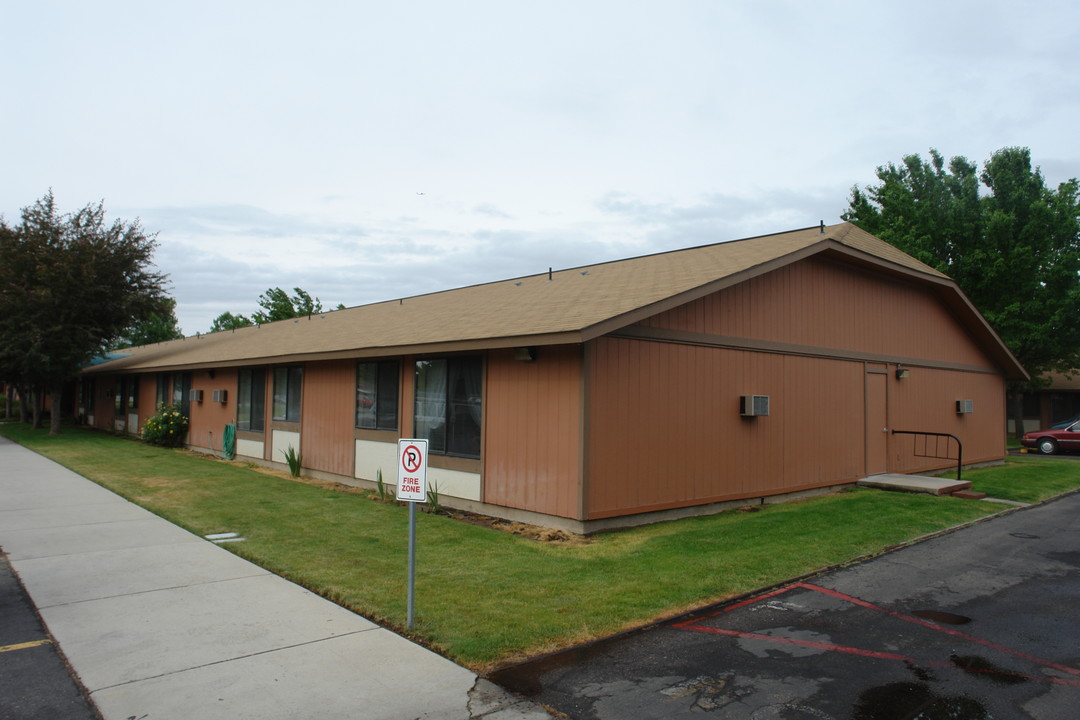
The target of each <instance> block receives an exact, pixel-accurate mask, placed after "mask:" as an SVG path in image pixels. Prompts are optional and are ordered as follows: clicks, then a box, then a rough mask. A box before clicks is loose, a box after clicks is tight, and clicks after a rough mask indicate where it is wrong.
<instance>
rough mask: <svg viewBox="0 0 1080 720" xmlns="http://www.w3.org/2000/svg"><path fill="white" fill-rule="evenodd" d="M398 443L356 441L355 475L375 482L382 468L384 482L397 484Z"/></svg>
mask: <svg viewBox="0 0 1080 720" xmlns="http://www.w3.org/2000/svg"><path fill="white" fill-rule="evenodd" d="M397 449H398V446H397V443H395V442H375V441H373V440H357V441H356V460H355V470H354V472H355V475H354V477H358V478H361V479H363V480H370V481H372V482H375V481H376V480H377V479H378V476H379V470H382V476H383V483H385V484H386V485H396V484H397Z"/></svg>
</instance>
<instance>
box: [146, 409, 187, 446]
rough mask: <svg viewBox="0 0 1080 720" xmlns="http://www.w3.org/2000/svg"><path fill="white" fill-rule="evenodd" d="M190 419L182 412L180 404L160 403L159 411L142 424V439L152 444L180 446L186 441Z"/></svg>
mask: <svg viewBox="0 0 1080 720" xmlns="http://www.w3.org/2000/svg"><path fill="white" fill-rule="evenodd" d="M187 426H188V419H187V418H186V417H185V416H184V415H183V414H182V413H181V412H180V406H179V405H175V404H173V405H160V406H159V407H158V411H157V412H156V413H154V414H153V415H151V416H150V417H148V418H147V419H146V422H145V423H144V424H143V426H142V433H141V436H142V439H143V440H145V441H146V442H148V443H150V444H151V445H160V446H161V447H179V446H180V444H181V443H183V442H184V434H185V433H186V432H187Z"/></svg>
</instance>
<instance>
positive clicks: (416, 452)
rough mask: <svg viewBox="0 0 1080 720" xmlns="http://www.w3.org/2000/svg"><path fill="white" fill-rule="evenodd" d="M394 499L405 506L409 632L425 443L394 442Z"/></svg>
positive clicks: (423, 496)
mask: <svg viewBox="0 0 1080 720" xmlns="http://www.w3.org/2000/svg"><path fill="white" fill-rule="evenodd" d="M397 470H398V482H397V499H398V500H401V501H402V502H407V503H409V600H408V619H407V621H406V627H407V628H408V629H409V630H412V626H413V608H414V598H415V597H416V504H417V503H422V502H424V501H425V500H427V440H398V465H397Z"/></svg>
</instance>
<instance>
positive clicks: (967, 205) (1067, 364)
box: [843, 147, 1080, 434]
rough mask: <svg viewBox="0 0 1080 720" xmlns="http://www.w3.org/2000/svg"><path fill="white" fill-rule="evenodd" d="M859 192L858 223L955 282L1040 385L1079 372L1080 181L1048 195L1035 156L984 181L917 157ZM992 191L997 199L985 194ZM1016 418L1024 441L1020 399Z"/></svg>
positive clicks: (989, 169)
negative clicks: (1058, 374)
mask: <svg viewBox="0 0 1080 720" xmlns="http://www.w3.org/2000/svg"><path fill="white" fill-rule="evenodd" d="M877 177H878V180H879V181H880V183H879V184H877V185H871V186H868V187H867V188H866V189H865V190H860V189H859V188H858V187H857V186H856V187H855V188H853V189H852V191H851V199H850V204H849V207H848V210H847V211H846V212H845V213H844V215H843V217H844V219H845V220H849V221H851V222H853V223H855V224H856V225H858V226H859V227H861V228H863V229H864V230H866V231H867V232H870V233H873V234H874V235H877V236H878V237H880V238H882V239H884V240H887V241H889V242H891V243H892V244H894V245H896V246H897V247H899V248H900V249H901V250H904V251H905V252H907V253H909V254H911V255H913V256H915V257H916V258H918V259H920V260H922V261H923V262H925V263H927V264H929V265H931V266H933V267H935V268H937V269H938V270H940V271H942V272H944V273H946V274H947V275H949V276H950V277H952V278H953V279H954V280H955V281H956V283H957V284H958V285H959V286H960V288H961V289H962V290H963V291H964V293H965V294H967V296H968V297H969V298H970V299H971V301H972V303H974V304H975V307H977V308H978V309H979V310H980V311H981V312H982V314H983V315H984V316H985V317H986V319H987V321H988V322H989V323H990V324H991V326H993V327H994V329H995V330H996V331H997V332H998V334H999V335H1000V336H1001V338H1002V340H1003V341H1004V342H1005V344H1006V345H1007V346H1008V347H1009V349H1010V350H1012V352H1013V354H1014V355H1016V357H1017V359H1018V360H1020V362H1021V363H1022V364H1023V365H1024V366H1025V367H1026V368H1027V369H1028V371H1029V372H1030V373H1031V374H1032V376H1033V377H1038V376H1039V375H1042V374H1043V373H1045V372H1046V371H1048V370H1062V371H1068V370H1071V369H1074V368H1077V367H1080V313H1078V312H1077V308H1080V203H1078V183H1077V180H1076V179H1075V178H1074V179H1072V180H1069V181H1067V182H1064V183H1061V184H1060V185H1058V187H1057V188H1056V189H1052V188H1048V187H1047V186H1046V183H1045V181H1044V180H1043V177H1042V173H1041V172H1040V171H1039V169H1038V168H1032V165H1031V152H1030V150H1029V149H1028V148H1015V147H1009V148H1002V149H1001V150H998V151H997V152H995V153H994V154H993V155H992V156H991V157H990V159H989V160H987V161H986V163H985V164H984V166H983V169H982V172H981V173H980V172H979V171H978V168H977V167H976V165H975V164H974V163H971V162H969V161H968V160H967V159H966V158H963V157H954V158H953V159H952V160H950V161H949V164H948V170H946V168H945V162H944V158H943V157H942V156H941V155H940V154H939V153H938V152H937V151H936V150H931V151H930V161H929V162H923V160H922V158H920V157H919V156H918V155H908V156H906V157H905V158H904V159H903V162H902V163H901V164H900V165H894V164H892V163H889V164H888V165H884V166H882V167H879V168H878V169H877ZM984 187H985V188H986V189H987V190H988V191H989V192H988V194H982V193H981V189H982V188H984ZM1030 387H1031V386H1029V385H1027V384H1012V385H1011V386H1010V393H1011V396H1012V400H1013V402H1012V411H1011V412H1012V416H1013V419H1014V421H1015V423H1016V425H1015V428H1016V431H1017V433H1018V434H1019V433H1020V432H1021V431H1022V427H1023V421H1022V409H1021V407H1020V397H1021V393H1022V392H1023V390H1025V389H1029V388H1030Z"/></svg>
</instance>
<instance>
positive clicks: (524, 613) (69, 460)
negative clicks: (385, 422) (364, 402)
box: [0, 425, 1080, 672]
mask: <svg viewBox="0 0 1080 720" xmlns="http://www.w3.org/2000/svg"><path fill="white" fill-rule="evenodd" d="M0 432H2V433H3V434H4V435H6V436H8V437H9V438H12V439H13V440H16V441H17V442H20V443H21V444H23V445H25V446H27V447H29V448H30V449H32V450H35V451H36V452H39V453H41V454H42V455H45V456H46V457H49V458H51V459H53V460H55V461H56V462H59V463H61V464H62V465H65V466H66V467H68V468H70V469H72V470H74V471H76V472H78V473H80V474H82V475H84V476H86V477H88V478H89V479H91V480H93V481H95V482H98V483H100V484H101V485H103V486H105V487H107V488H109V489H111V490H113V491H115V492H117V493H119V494H120V495H122V496H124V497H126V498H128V499H130V500H132V501H134V502H136V503H138V504H139V505H142V506H143V507H146V508H148V509H149V510H151V511H152V512H155V513H157V514H158V515H160V516H162V517H164V518H166V519H168V520H170V521H172V522H174V523H176V524H178V525H180V526H181V527H184V528H186V529H188V530H190V531H191V532H193V533H196V534H199V535H207V534H210V533H217V532H230V531H231V532H237V533H239V534H240V535H241V536H243V537H245V538H247V540H246V541H245V542H242V543H231V544H228V545H223V546H222V547H225V548H226V549H228V550H230V551H232V552H235V553H237V554H238V555H241V556H243V557H245V558H247V559H249V560H251V561H253V562H255V563H257V564H259V565H261V566H263V567H265V568H267V569H269V570H271V571H273V572H275V573H278V574H280V575H283V576H285V577H287V578H289V579H291V580H294V581H295V582H298V583H300V584H302V585H304V586H306V587H308V588H311V589H312V590H314V591H316V592H318V593H320V594H322V595H324V596H325V597H328V598H330V599H332V600H334V601H336V602H338V603H340V604H342V605H344V606H346V607H348V608H351V609H353V610H355V611H356V612H358V613H361V614H363V615H365V616H367V617H369V618H372V619H374V620H376V621H378V622H381V623H383V624H385V625H387V626H389V627H391V628H393V629H396V630H398V631H400V630H401V628H402V627H403V626H404V624H405V612H406V608H405V601H406V597H405V596H406V585H405V583H406V577H405V576H406V550H407V542H408V539H407V511H406V509H405V508H403V507H399V506H397V505H394V504H388V503H380V502H375V501H374V500H373V496H374V493H373V492H372V493H356V492H351V493H350V492H341V491H337V490H332V489H326V488H321V487H317V486H314V485H310V484H305V483H302V482H296V481H294V480H291V479H287V478H286V477H281V476H278V475H274V474H267V473H266V472H263V471H261V470H257V469H255V468H253V467H247V466H245V464H244V463H235V462H234V463H225V462H221V461H218V460H215V459H213V458H209V457H207V456H203V455H197V454H194V453H190V452H186V451H173V450H163V449H161V448H156V447H152V446H149V445H145V444H143V443H140V442H137V441H133V440H130V439H125V438H120V437H115V436H111V435H108V434H106V433H101V432H93V431H87V430H83V429H78V428H72V429H68V430H66V431H65V433H64V434H63V435H60V436H55V437H50V436H49V435H47V434H45V432H44V431H31V430H29V429H28V428H27V427H26V426H24V425H4V426H0ZM969 472H970V477H969V475H968V473H969ZM965 479H971V480H972V481H973V482H974V483H975V489H981V490H983V491H986V492H989V493H990V494H991V495H993V496H995V497H1006V498H1007V499H1017V500H1021V501H1025V502H1030V501H1031V500H1032V499H1041V498H1044V497H1049V496H1052V495H1054V494H1057V493H1060V492H1062V491H1063V490H1068V489H1072V488H1075V487H1080V463H1076V462H1074V461H1067V460H1058V461H1053V460H1049V461H1048V459H1044V458H1019V459H1016V460H1012V459H1010V461H1009V462H1008V463H1007V464H1006V465H1005V466H1003V467H1000V468H991V469H985V470H977V471H975V470H973V471H968V472H965ZM26 481H27V482H33V478H26ZM999 511H1001V506H1000V505H997V504H993V503H985V502H975V501H968V500H959V499H956V498H948V497H945V498H937V497H931V496H928V495H914V494H903V493H887V492H883V491H878V490H850V491H844V492H840V493H836V494H832V495H826V496H821V497H816V498H811V499H808V500H803V501H800V502H792V503H783V504H777V505H766V506H762V507H761V508H760V509H759V510H757V511H755V512H746V511H730V512H725V513H721V514H718V515H714V516H710V517H703V518H692V519H686V520H680V521H675V522H668V523H663V524H658V525H652V526H648V527H643V528H636V529H632V530H625V531H621V532H616V533H610V534H605V535H600V536H597V537H596V538H594V539H593V541H592V542H590V543H588V544H584V545H580V546H561V545H552V544H544V543H539V542H536V541H533V540H528V539H525V538H521V537H517V536H514V535H509V534H506V533H502V532H499V531H497V530H492V529H489V528H484V527H478V526H474V525H469V524H466V523H462V522H460V521H456V520H453V519H451V518H447V517H443V516H439V515H429V514H424V513H421V514H419V517H418V530H417V540H418V561H417V596H416V610H417V618H416V619H417V624H416V626H415V629H414V630H415V632H414V633H413V636H414V637H416V638H417V639H419V640H421V641H423V642H425V643H426V644H428V645H429V646H431V647H433V648H435V649H437V650H439V651H440V652H443V653H444V654H446V655H447V656H449V657H451V658H453V659H454V660H456V661H458V662H461V663H463V664H465V665H467V666H470V667H472V668H473V669H475V670H477V671H480V672H483V671H485V670H488V669H491V668H492V667H494V666H497V665H499V664H503V663H505V662H510V661H514V660H518V659H521V658H524V657H527V656H529V655H533V654H537V653H541V652H547V651H551V650H555V649H558V648H561V647H565V646H568V645H571V644H574V643H577V642H582V641H586V640H590V639H594V638H597V637H602V636H604V635H608V634H611V633H614V632H617V631H620V630H624V629H627V628H630V627H634V626H637V625H640V624H643V623H646V622H649V621H651V620H655V619H657V618H660V617H667V616H670V615H674V614H676V613H679V612H682V611H685V610H689V609H692V608H695V607H699V606H701V605H704V604H708V603H711V602H716V601H720V600H722V599H724V598H727V597H731V596H734V595H738V594H742V593H746V592H750V591H752V590H754V589H755V588H759V587H762V586H766V585H770V584H773V583H777V582H781V581H783V580H785V579H787V578H790V577H793V576H798V575H802V574H804V573H807V572H811V571H813V570H815V569H817V568H821V567H824V566H828V565H833V564H839V563H843V562H846V561H849V560H851V559H852V558H855V557H858V556H861V555H865V554H872V553H876V552H879V551H880V550H881V549H883V548H886V547H888V546H891V545H894V544H897V543H901V542H904V541H907V540H910V539H912V538H915V537H919V536H921V535H925V534H928V533H932V532H935V531H938V530H942V529H945V528H949V527H953V526H956V525H959V524H962V523H965V522H968V521H972V520H975V519H977V518H980V517H984V516H987V515H990V514H993V513H995V512H999Z"/></svg>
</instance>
